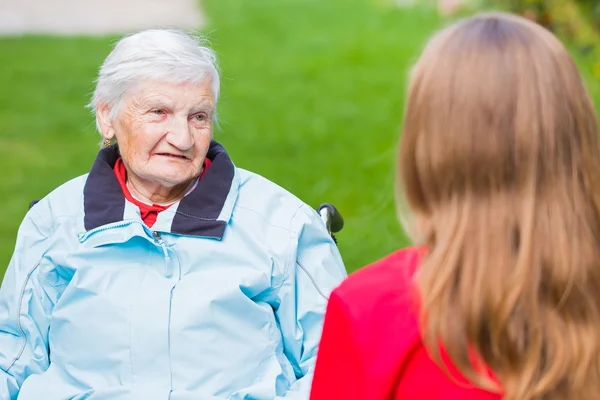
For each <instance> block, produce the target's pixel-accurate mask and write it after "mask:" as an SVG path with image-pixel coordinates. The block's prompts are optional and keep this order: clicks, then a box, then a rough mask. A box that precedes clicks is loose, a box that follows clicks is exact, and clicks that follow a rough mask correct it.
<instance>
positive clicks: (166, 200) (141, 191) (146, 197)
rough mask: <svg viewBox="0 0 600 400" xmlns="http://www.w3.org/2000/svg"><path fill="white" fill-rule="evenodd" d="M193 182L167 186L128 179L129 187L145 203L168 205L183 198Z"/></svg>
mask: <svg viewBox="0 0 600 400" xmlns="http://www.w3.org/2000/svg"><path fill="white" fill-rule="evenodd" d="M193 184H194V182H193V181H192V182H186V183H182V184H180V185H176V186H172V187H165V186H162V185H160V184H158V183H155V184H150V185H149V184H147V183H142V182H138V181H137V180H136V179H127V188H128V189H129V191H130V192H131V194H132V196H133V197H135V198H136V199H138V200H139V201H142V202H144V203H148V204H159V205H168V204H172V203H175V202H176V201H179V200H181V199H182V198H183V197H185V195H186V193H187V191H188V190H189V188H190V187H191V186H192V185H193Z"/></svg>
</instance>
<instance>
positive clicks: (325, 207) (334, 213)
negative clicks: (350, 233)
mask: <svg viewBox="0 0 600 400" xmlns="http://www.w3.org/2000/svg"><path fill="white" fill-rule="evenodd" d="M317 211H318V213H319V215H320V216H321V219H322V220H323V223H324V224H325V226H326V227H327V231H328V232H329V233H336V232H339V231H341V230H342V228H343V227H344V218H343V217H342V214H340V212H339V211H338V210H337V208H335V207H334V206H333V205H332V204H329V203H323V204H321V205H320V206H319V208H318V209H317Z"/></svg>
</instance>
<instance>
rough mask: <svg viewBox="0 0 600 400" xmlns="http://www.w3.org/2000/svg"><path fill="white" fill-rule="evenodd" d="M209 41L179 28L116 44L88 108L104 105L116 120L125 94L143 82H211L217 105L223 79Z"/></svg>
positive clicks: (151, 31) (138, 35)
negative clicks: (207, 43) (208, 80)
mask: <svg viewBox="0 0 600 400" xmlns="http://www.w3.org/2000/svg"><path fill="white" fill-rule="evenodd" d="M206 42H207V41H206V39H205V38H202V37H200V36H192V35H190V34H187V33H185V32H183V31H181V30H177V29H148V30H144V31H141V32H138V33H134V34H131V35H128V36H125V37H124V38H122V39H121V40H119V41H118V42H117V44H116V45H115V47H114V49H113V50H112V52H111V53H110V54H109V55H108V57H107V58H106V60H105V61H104V63H103V64H102V67H101V68H100V71H99V74H98V78H97V79H96V88H95V90H94V94H93V96H92V101H91V103H90V104H89V107H90V108H91V109H92V110H93V111H94V114H95V115H96V125H98V119H97V113H98V108H99V107H101V106H103V105H105V106H108V108H109V109H110V110H111V112H110V118H111V119H112V118H114V117H116V115H117V113H118V111H119V106H120V102H121V99H122V97H123V94H125V93H126V92H127V91H128V90H130V89H131V88H133V87H134V86H135V85H137V84H139V83H140V82H141V81H143V80H147V79H152V80H159V81H163V82H170V83H184V82H190V83H200V82H203V81H204V80H205V79H210V82H211V85H212V96H213V100H214V103H215V104H216V103H217V99H218V97H219V87H220V78H219V71H218V64H217V56H216V54H215V52H214V51H213V50H212V49H211V48H209V47H208V46H207V45H206V44H205V43H206ZM98 128H99V127H98Z"/></svg>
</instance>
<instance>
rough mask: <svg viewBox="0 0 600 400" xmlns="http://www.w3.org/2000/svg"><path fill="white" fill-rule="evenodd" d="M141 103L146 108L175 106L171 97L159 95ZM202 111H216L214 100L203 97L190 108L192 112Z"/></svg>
mask: <svg viewBox="0 0 600 400" xmlns="http://www.w3.org/2000/svg"><path fill="white" fill-rule="evenodd" d="M141 104H142V105H143V107H145V108H156V107H166V108H173V101H172V100H171V99H169V98H164V97H158V96H156V97H151V98H147V99H145V101H143V102H142V103H141ZM202 111H204V112H210V113H213V112H214V111H215V105H214V104H213V102H212V101H211V100H208V99H203V100H201V101H200V102H198V103H196V104H195V105H194V106H192V107H191V108H190V113H191V114H196V113H198V112H202Z"/></svg>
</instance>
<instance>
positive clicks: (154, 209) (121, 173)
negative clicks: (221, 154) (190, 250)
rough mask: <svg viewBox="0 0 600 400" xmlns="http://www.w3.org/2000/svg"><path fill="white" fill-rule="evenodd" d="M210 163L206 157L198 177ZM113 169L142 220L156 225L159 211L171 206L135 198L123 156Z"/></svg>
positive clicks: (202, 174) (147, 223) (150, 225)
mask: <svg viewBox="0 0 600 400" xmlns="http://www.w3.org/2000/svg"><path fill="white" fill-rule="evenodd" d="M210 164H211V161H210V160H209V159H208V158H205V159H204V168H203V169H202V173H201V174H200V177H199V178H198V179H202V177H203V176H204V174H205V173H206V171H207V170H208V167H210ZM113 171H114V172H115V176H116V177H117V180H118V181H119V184H120V185H121V190H122V191H123V194H124V195H125V198H126V199H127V200H128V201H130V202H131V203H133V204H135V205H136V206H138V208H139V209H140V214H141V215H142V221H144V223H145V224H146V225H148V227H150V228H152V225H154V223H155V222H156V218H157V217H158V213H159V212H161V211H164V210H166V209H167V208H169V207H170V206H161V205H159V204H152V205H150V204H146V203H142V202H141V201H139V200H137V199H136V198H134V197H133V196H132V195H131V192H130V191H129V188H128V187H127V170H126V169H125V164H124V163H123V160H122V159H121V157H119V158H118V159H117V162H116V163H115V166H114V168H113Z"/></svg>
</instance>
